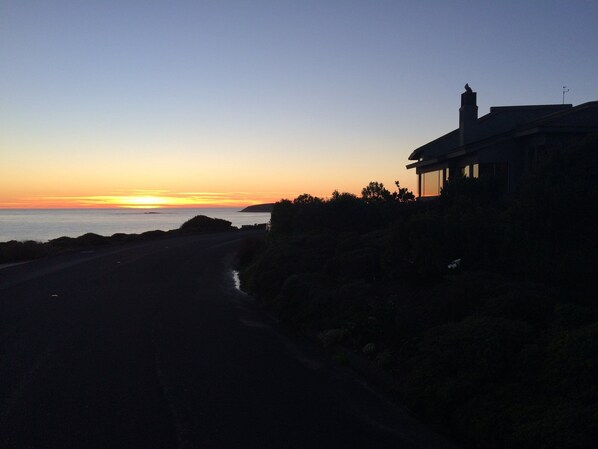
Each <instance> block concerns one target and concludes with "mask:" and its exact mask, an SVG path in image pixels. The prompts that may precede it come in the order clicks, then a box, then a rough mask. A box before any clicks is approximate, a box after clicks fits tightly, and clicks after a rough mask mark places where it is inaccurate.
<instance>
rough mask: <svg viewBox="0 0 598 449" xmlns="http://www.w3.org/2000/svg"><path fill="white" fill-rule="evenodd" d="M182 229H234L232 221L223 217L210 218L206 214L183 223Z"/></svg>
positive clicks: (213, 230) (215, 230) (216, 230)
mask: <svg viewBox="0 0 598 449" xmlns="http://www.w3.org/2000/svg"><path fill="white" fill-rule="evenodd" d="M180 229H181V230H184V231H210V232H218V231H230V230H232V229H233V228H232V223H231V222H230V221H227V220H222V219H221V218H210V217H206V216H205V215H197V216H195V217H193V218H191V219H190V220H187V221H186V222H185V223H183V224H182V225H181V228H180Z"/></svg>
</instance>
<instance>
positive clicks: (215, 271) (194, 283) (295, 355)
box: [0, 231, 452, 449]
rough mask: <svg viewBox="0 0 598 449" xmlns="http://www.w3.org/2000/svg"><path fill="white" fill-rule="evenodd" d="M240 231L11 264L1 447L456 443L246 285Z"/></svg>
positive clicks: (0, 385)
mask: <svg viewBox="0 0 598 449" xmlns="http://www.w3.org/2000/svg"><path fill="white" fill-rule="evenodd" d="M252 232H254V231H252ZM244 235H251V232H249V233H241V232H239V233H225V234H213V235H196V236H178V237H169V238H162V239H158V240H153V241H147V242H138V243H129V244H126V245H121V246H110V247H103V248H99V249H96V250H93V251H83V252H75V253H69V254H62V255H58V256H53V257H49V258H46V259H40V260H36V261H32V262H29V263H25V264H20V265H15V266H10V267H6V268H3V269H0V447H1V448H4V449H9V448H40V449H42V448H43V449H53V448H57V449H58V448H60V449H69V448H72V449H87V448H144V449H152V448H177V449H183V448H184V449H186V448H231V449H234V448H256V449H258V448H301V449H305V448H311V449H314V448H326V449H331V448H344V449H346V448H405V449H409V448H448V447H452V446H449V445H448V444H446V443H444V442H443V440H441V439H440V438H438V437H436V436H434V435H433V434H432V433H431V432H429V431H427V430H426V429H425V428H424V427H422V426H421V425H419V424H418V423H417V422H415V421H414V420H413V419H412V418H410V417H409V416H408V415H407V414H406V413H405V412H404V411H403V410H402V409H401V408H400V407H398V406H396V405H393V404H392V403H390V402H389V401H387V400H386V399H385V398H384V397H383V396H382V395H380V394H378V393H377V392H376V390H375V389H373V388H371V387H369V386H368V385H367V384H366V383H365V382H363V381H362V380H360V379H359V377H358V376H356V375H354V374H352V373H351V372H350V371H349V370H348V369H346V368H342V367H339V366H336V365H335V364H334V363H333V362H332V361H330V360H328V359H327V358H326V357H324V356H323V355H322V354H321V353H320V352H319V351H318V350H317V349H315V348H312V347H310V346H309V345H306V344H303V343H300V342H297V341H291V340H289V339H288V338H286V337H285V336H283V335H282V334H280V333H279V332H278V331H277V329H276V326H275V324H274V323H273V322H272V320H271V319H270V318H268V317H267V316H264V315H263V314H262V313H260V311H259V310H257V309H256V308H255V307H254V306H253V305H252V302H251V299H250V298H249V297H247V296H246V295H245V294H244V293H242V292H240V291H238V290H236V289H235V287H234V283H233V279H232V276H231V263H232V260H233V257H234V254H235V251H236V248H237V246H238V244H239V243H240V241H241V239H242V238H243V236H244Z"/></svg>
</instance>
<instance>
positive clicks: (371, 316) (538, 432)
mask: <svg viewBox="0 0 598 449" xmlns="http://www.w3.org/2000/svg"><path fill="white" fill-rule="evenodd" d="M595 167H598V145H597V143H596V141H595V140H594V141H585V142H582V143H580V144H579V145H578V146H576V147H572V148H567V149H566V150H565V151H563V152H559V153H555V154H553V155H551V157H550V158H549V159H546V160H545V161H544V162H543V163H542V164H541V165H540V166H539V167H538V168H537V170H536V171H534V173H532V174H531V175H530V176H529V179H527V180H526V182H524V184H523V185H522V186H521V188H520V189H519V190H518V191H517V192H516V193H515V194H513V195H511V196H510V197H504V196H502V195H501V194H500V190H499V189H498V187H497V186H496V185H495V184H494V183H493V182H492V180H484V179H470V178H468V179H459V180H456V181H451V182H450V183H449V185H448V186H446V187H445V189H443V191H442V195H441V197H440V198H439V199H437V200H435V201H429V202H420V201H417V202H415V201H413V196H412V195H411V194H410V193H409V192H407V191H405V190H402V189H401V188H400V186H399V185H398V183H397V188H398V190H397V191H396V192H393V193H391V192H390V191H388V190H387V189H386V188H385V187H384V186H383V185H382V184H380V183H370V184H369V185H368V186H367V187H366V188H364V189H363V191H362V195H361V197H357V196H355V195H352V194H348V193H339V192H334V193H333V194H332V196H331V197H330V198H329V199H321V198H316V197H312V196H310V195H301V196H300V197H298V198H296V199H295V200H293V201H289V200H282V201H280V202H279V203H277V204H276V205H275V206H274V209H273V211H272V222H271V232H270V233H269V236H268V237H267V238H266V240H265V241H262V242H260V241H253V242H247V243H246V246H245V247H244V249H243V251H242V252H241V261H242V265H243V268H242V272H241V277H242V282H243V286H244V288H245V289H247V290H249V291H250V292H252V293H254V294H255V295H256V297H257V298H258V300H259V301H260V302H261V303H262V304H263V305H264V307H268V308H270V309H272V310H274V311H275V312H276V313H277V314H278V316H279V318H280V321H281V323H282V324H284V325H286V326H289V327H292V328H295V329H299V330H309V331H311V332H313V331H315V332H317V333H319V335H320V337H321V341H322V343H323V344H324V345H325V346H331V344H332V343H340V344H341V346H340V347H341V348H351V349H352V350H354V351H359V352H362V353H363V354H364V355H365V356H366V357H369V358H370V359H371V360H372V362H373V363H377V364H378V365H379V366H381V367H384V368H386V369H388V370H389V371H391V372H392V373H394V374H396V376H397V379H399V385H400V386H399V388H398V391H396V392H395V393H396V394H397V395H399V396H400V397H401V399H402V400H403V401H404V402H405V403H406V404H408V405H409V406H410V407H411V409H412V410H413V411H415V412H416V413H417V414H419V415H420V416H421V417H422V418H424V419H426V420H427V421H428V422H430V423H431V424H433V425H434V426H436V427H437V428H439V429H442V430H443V431H445V432H447V433H451V434H452V435H454V436H456V437H458V438H459V439H460V440H461V441H463V442H465V444H471V445H472V446H474V447H477V448H504V447H508V448H587V447H592V446H593V444H594V443H595V441H598V380H597V379H598V319H597V317H596V312H597V307H596V306H597V299H596V298H597V295H596V292H597V291H598V283H597V279H598V186H597V185H596V183H594V182H593V180H592V173H591V171H592V170H594V168H595ZM449 266H450V267H451V268H449ZM336 348H337V350H338V348H339V347H338V346H336ZM341 359H342V358H339V360H341Z"/></svg>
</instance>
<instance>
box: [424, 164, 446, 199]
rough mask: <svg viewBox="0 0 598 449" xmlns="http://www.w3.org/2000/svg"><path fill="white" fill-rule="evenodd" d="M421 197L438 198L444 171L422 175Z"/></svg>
mask: <svg viewBox="0 0 598 449" xmlns="http://www.w3.org/2000/svg"><path fill="white" fill-rule="evenodd" d="M420 176H421V183H422V186H421V189H422V190H421V196H438V195H440V189H441V188H442V178H443V176H442V170H436V171H431V172H428V173H422V174H421V175H420Z"/></svg>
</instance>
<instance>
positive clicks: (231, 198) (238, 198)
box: [0, 193, 279, 209]
mask: <svg viewBox="0 0 598 449" xmlns="http://www.w3.org/2000/svg"><path fill="white" fill-rule="evenodd" d="M261 198H263V199H261ZM278 199H279V197H276V195H274V196H272V197H268V196H264V197H260V198H254V197H249V196H248V195H247V194H243V193H232V194H231V193H227V194H223V193H193V194H188V193H183V194H176V193H131V194H121V195H96V196H77V197H75V196H63V197H31V198H23V199H21V200H19V201H11V202H8V201H7V202H5V203H0V207H1V208H7V209H8V208H11V209H21V208H27V209H69V208H130V209H155V208H187V207H192V208H197V207H239V208H242V207H245V206H247V205H253V204H260V203H267V202H274V201H277V200H278Z"/></svg>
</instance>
